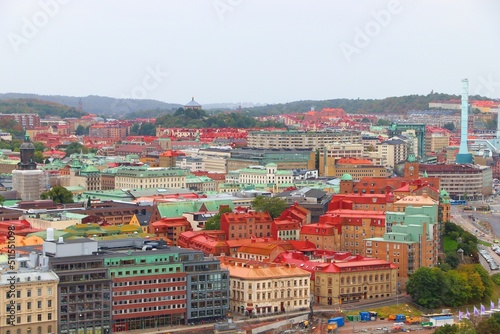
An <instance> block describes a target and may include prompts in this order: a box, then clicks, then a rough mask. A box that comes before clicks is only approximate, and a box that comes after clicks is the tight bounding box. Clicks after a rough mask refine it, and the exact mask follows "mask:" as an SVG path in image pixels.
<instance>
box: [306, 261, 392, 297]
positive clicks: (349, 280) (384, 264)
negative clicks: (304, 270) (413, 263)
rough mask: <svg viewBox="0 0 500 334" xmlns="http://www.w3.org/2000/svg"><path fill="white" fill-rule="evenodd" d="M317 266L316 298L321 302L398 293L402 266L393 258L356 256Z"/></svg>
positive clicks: (386, 295) (387, 295)
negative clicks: (400, 267)
mask: <svg viewBox="0 0 500 334" xmlns="http://www.w3.org/2000/svg"><path fill="white" fill-rule="evenodd" d="M317 269H318V270H316V271H315V279H314V299H315V301H316V302H317V303H318V304H320V305H333V304H345V303H351V302H357V301H360V300H373V299H377V298H383V297H390V296H394V295H396V294H397V293H398V290H397V283H398V268H397V266H396V265H394V264H392V263H391V262H389V261H385V260H379V259H373V260H371V261H370V260H367V259H366V258H362V257H355V258H354V259H352V260H351V261H345V262H332V263H330V264H328V266H327V267H322V266H318V267H317Z"/></svg>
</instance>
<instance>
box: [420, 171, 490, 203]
mask: <svg viewBox="0 0 500 334" xmlns="http://www.w3.org/2000/svg"><path fill="white" fill-rule="evenodd" d="M419 168H420V172H422V173H425V174H427V175H428V176H429V177H434V178H439V179H440V184H441V188H440V189H445V190H446V191H447V192H448V193H449V195H450V197H452V198H456V199H458V198H464V197H472V198H481V197H483V196H489V195H491V194H492V183H493V174H492V169H491V167H488V166H475V165H460V164H453V165H424V164H420V165H419Z"/></svg>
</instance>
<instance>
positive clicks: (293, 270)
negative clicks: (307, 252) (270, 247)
mask: <svg viewBox="0 0 500 334" xmlns="http://www.w3.org/2000/svg"><path fill="white" fill-rule="evenodd" d="M221 268H223V269H228V270H229V275H230V293H229V295H230V301H229V311H230V312H234V313H239V314H253V315H257V316H259V315H266V314H271V313H279V312H293V311H298V310H300V309H304V308H309V303H310V277H311V274H310V273H309V272H307V271H305V270H303V269H300V268H298V267H296V266H295V265H294V264H290V265H288V264H285V265H280V264H275V263H263V262H257V261H250V262H249V261H248V260H241V259H234V258H227V257H226V258H223V257H221Z"/></svg>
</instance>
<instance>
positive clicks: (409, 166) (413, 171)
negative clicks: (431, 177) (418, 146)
mask: <svg viewBox="0 0 500 334" xmlns="http://www.w3.org/2000/svg"><path fill="white" fill-rule="evenodd" d="M404 178H406V179H418V178H419V169H418V162H417V161H416V159H415V155H414V154H413V153H410V154H409V155H408V159H407V160H406V163H405V169H404Z"/></svg>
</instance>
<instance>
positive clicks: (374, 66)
mask: <svg viewBox="0 0 500 334" xmlns="http://www.w3.org/2000/svg"><path fill="white" fill-rule="evenodd" d="M499 16H500V1H498V0H439V1H436V0H418V1H417V0H411V1H405V0H401V1H395V0H390V1H387V0H384V1H378V0H356V1H353V0H345V1H338V0H325V1H315V0H304V1H299V0H208V1H205V0H171V1H169V0H159V1H147V0H140V1H131V0H119V1H118V0H116V1H105V0H85V1H83V0H72V1H70V0H39V1H28V0H25V1H19V0H0V36H1V39H0V50H1V53H0V60H1V61H0V93H7V92H16V93H36V94H49V95H70V96H87V95H101V96H111V97H133V98H151V99H157V100H161V101H165V102H175V103H181V104H183V103H186V102H187V101H189V100H190V99H191V97H192V96H194V97H195V99H196V100H197V101H198V102H199V103H201V104H204V103H215V102H235V103H238V102H255V103H281V102H291V101H296V100H309V99H314V100H316V99H333V98H358V97H359V98H384V97H388V96H401V95H408V94H428V93H429V92H430V91H431V90H434V91H435V92H444V93H453V94H460V91H461V79H462V78H469V82H470V89H469V91H470V93H471V94H476V93H478V94H482V95H485V96H488V97H494V98H500V43H499V42H500V37H499V31H500V18H499Z"/></svg>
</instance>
